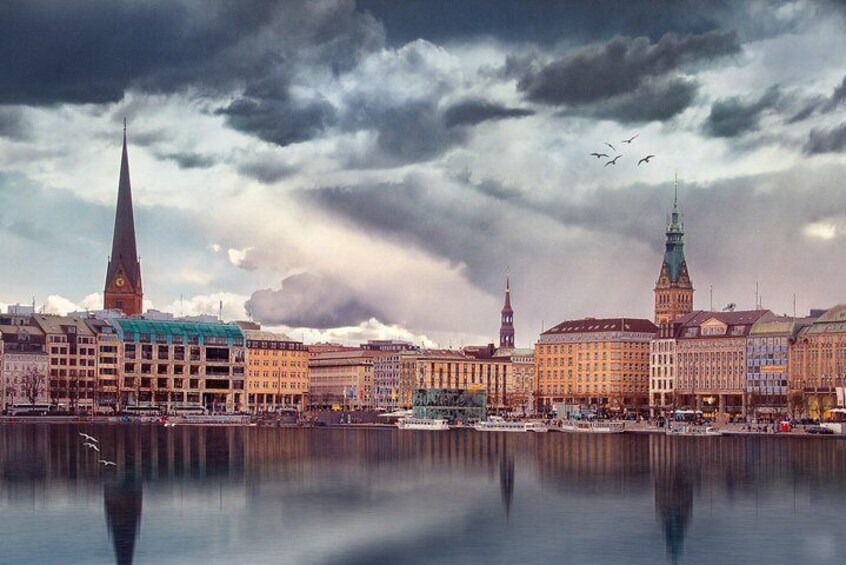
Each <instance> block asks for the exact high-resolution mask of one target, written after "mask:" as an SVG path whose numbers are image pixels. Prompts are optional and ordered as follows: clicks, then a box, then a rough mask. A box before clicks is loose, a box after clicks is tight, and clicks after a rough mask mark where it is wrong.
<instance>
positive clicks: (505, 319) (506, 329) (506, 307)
mask: <svg viewBox="0 0 846 565" xmlns="http://www.w3.org/2000/svg"><path fill="white" fill-rule="evenodd" d="M500 314H501V316H500V326H499V346H500V347H504V348H513V347H514V310H513V309H512V308H511V280H510V278H509V276H508V269H507V268H506V270H505V304H503V306H502V311H501V312H500Z"/></svg>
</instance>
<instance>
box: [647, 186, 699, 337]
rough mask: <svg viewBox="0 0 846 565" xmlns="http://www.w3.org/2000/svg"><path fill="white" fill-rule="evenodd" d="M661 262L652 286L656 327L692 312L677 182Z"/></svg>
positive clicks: (691, 296) (691, 289)
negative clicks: (655, 280) (655, 281)
mask: <svg viewBox="0 0 846 565" xmlns="http://www.w3.org/2000/svg"><path fill="white" fill-rule="evenodd" d="M665 235H666V236H667V240H666V243H665V244H664V260H663V262H662V263H661V271H660V273H659V274H658V282H657V283H656V284H655V323H656V324H658V325H659V326H660V325H662V324H666V323H669V322H672V321H673V320H674V319H676V318H677V317H679V316H681V315H684V314H687V313H689V312H691V311H692V310H693V285H692V284H691V281H690V276H689V274H688V272H687V262H686V261H685V258H684V221H683V219H682V215H681V212H680V211H679V179H678V173H676V175H675V178H674V179H673V211H672V212H671V213H670V215H669V217H668V218H667V231H666V232H665Z"/></svg>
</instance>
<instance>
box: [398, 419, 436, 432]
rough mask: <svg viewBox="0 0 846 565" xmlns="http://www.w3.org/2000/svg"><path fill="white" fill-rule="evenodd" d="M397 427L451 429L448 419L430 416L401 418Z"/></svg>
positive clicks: (406, 428)
mask: <svg viewBox="0 0 846 565" xmlns="http://www.w3.org/2000/svg"><path fill="white" fill-rule="evenodd" d="M397 427H398V428H399V429H401V430H429V431H432V432H442V431H446V430H449V424H447V421H446V420H442V419H428V418H400V419H399V421H397Z"/></svg>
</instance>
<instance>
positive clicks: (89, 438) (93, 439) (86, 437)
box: [79, 432, 99, 443]
mask: <svg viewBox="0 0 846 565" xmlns="http://www.w3.org/2000/svg"><path fill="white" fill-rule="evenodd" d="M79 436H80V437H82V438H85V441H90V442H93V443H99V441H98V440H97V438H96V437H93V436H90V435H88V434H84V433H82V432H79Z"/></svg>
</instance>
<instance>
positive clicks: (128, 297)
mask: <svg viewBox="0 0 846 565" xmlns="http://www.w3.org/2000/svg"><path fill="white" fill-rule="evenodd" d="M103 304H104V307H105V309H106V310H120V311H122V312H123V313H124V314H126V315H129V316H131V315H133V314H141V313H142V312H143V311H144V290H143V288H142V285H141V262H140V261H139V260H138V250H137V248H136V245H135V219H134V216H133V212H132V187H131V186H130V183H129V156H128V155H127V151H126V126H125V125H124V128H123V153H122V154H121V160H120V181H119V183H118V197H117V207H116V209H115V231H114V234H113V236H112V254H111V255H110V256H109V266H108V269H107V270H106V286H105V290H104V292H103Z"/></svg>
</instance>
